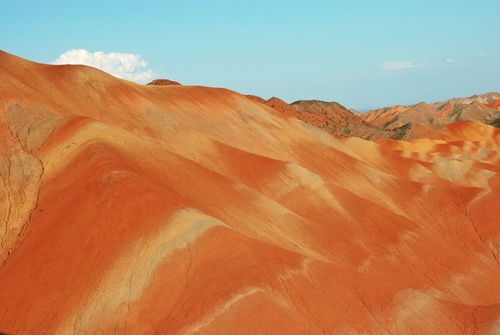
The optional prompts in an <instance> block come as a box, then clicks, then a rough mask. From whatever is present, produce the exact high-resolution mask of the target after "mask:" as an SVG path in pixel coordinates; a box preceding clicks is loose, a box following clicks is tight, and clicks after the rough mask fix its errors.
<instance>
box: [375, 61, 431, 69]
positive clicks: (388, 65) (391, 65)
mask: <svg viewBox="0 0 500 335" xmlns="http://www.w3.org/2000/svg"><path fill="white" fill-rule="evenodd" d="M381 66H382V69H384V70H385V71H394V70H407V69H415V68H419V67H423V66H425V64H424V63H423V62H419V61H416V60H402V61H396V62H384V63H382V64H381Z"/></svg>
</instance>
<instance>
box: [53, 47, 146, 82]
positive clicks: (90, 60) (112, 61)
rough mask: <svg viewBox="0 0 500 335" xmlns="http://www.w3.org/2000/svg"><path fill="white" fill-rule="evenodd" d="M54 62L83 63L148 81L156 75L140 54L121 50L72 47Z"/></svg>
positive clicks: (136, 79) (120, 76) (114, 74)
mask: <svg viewBox="0 0 500 335" xmlns="http://www.w3.org/2000/svg"><path fill="white" fill-rule="evenodd" d="M52 64H82V65H89V66H93V67H96V68H98V69H101V70H103V71H105V72H107V73H109V74H111V75H113V76H115V77H118V78H123V79H128V80H133V81H137V82H146V81H148V80H150V79H151V78H152V77H153V76H154V72H153V70H151V69H149V68H148V62H146V61H145V60H144V59H142V57H141V56H140V55H134V54H127V53H121V52H110V53H105V52H102V51H96V52H90V51H88V50H85V49H72V50H68V51H66V52H65V53H63V54H62V55H60V56H59V57H58V58H57V59H56V60H55V61H53V62H52Z"/></svg>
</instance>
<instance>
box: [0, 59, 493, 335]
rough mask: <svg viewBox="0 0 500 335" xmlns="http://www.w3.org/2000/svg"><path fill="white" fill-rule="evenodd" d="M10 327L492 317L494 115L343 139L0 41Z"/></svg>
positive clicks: (439, 324)
mask: <svg viewBox="0 0 500 335" xmlns="http://www.w3.org/2000/svg"><path fill="white" fill-rule="evenodd" d="M0 111H1V114H0V178H1V182H0V217H1V218H2V220H1V221H0V237H1V245H0V247H1V249H0V260H1V262H0V332H2V333H7V334H45V333H47V334H52V333H56V334H108V333H109V334H196V333H202V334H325V333H326V334H367V333H368V334H497V333H498V332H500V285H499V278H500V265H499V260H500V225H499V224H498V222H499V214H500V211H499V206H498V205H499V203H500V177H499V172H500V152H499V146H500V130H499V129H497V128H494V127H492V126H488V125H485V124H482V123H478V122H471V121H466V122H460V123H455V124H451V125H449V126H447V127H445V128H443V129H441V130H439V131H436V132H434V133H432V134H430V135H429V136H428V137H427V138H422V139H417V140H409V141H396V140H379V141H378V142H373V141H366V140H363V139H360V138H355V137H351V138H345V139H336V138H334V137H333V136H331V135H329V134H328V133H326V132H324V131H323V130H320V129H318V128H316V127H313V126H312V125H309V124H307V123H305V122H303V121H300V120H298V119H297V118H295V117H286V116H284V115H283V113H282V112H281V111H279V110H277V109H275V108H272V107H270V106H268V105H266V104H264V103H261V102H258V101H256V100H255V99H250V98H248V97H246V96H243V95H240V94H238V93H236V92H233V91H229V90H226V89H215V88H206V87H190V86H180V85H167V86H161V85H160V86H158V85H149V86H146V85H139V84H134V83H132V82H128V81H122V80H119V79H116V78H114V77H111V76H109V75H107V74H105V73H103V72H101V71H99V70H96V69H93V68H89V67H84V66H69V65H68V66H53V65H43V64H36V63H32V62H29V61H26V60H23V59H20V58H18V57H15V56H13V55H9V54H6V53H0Z"/></svg>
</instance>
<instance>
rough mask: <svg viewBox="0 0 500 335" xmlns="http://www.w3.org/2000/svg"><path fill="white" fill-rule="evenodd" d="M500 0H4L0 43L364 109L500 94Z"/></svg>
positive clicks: (15, 49) (131, 71)
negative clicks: (489, 93)
mask: <svg viewBox="0 0 500 335" xmlns="http://www.w3.org/2000/svg"><path fill="white" fill-rule="evenodd" d="M499 17H500V1H499V0H475V1H464V0H453V1H451V0H442V1H440V0H434V1H427V0H419V1H417V0H413V1H410V0H405V1H401V0H397V1H396V0H394V1H390V0H378V1H376V0H364V1H361V0H330V1H319V0H318V1H314V0H288V1H272V0H267V1H259V0H253V1H250V0H249V1H243V0H242V1H235V0H232V1H229V0H228V1H221V0H211V1H208V0H206V1H205V0H198V1H190V0H183V1H178V0H176V1H168V0H165V1H148V0H143V1H136V0H135V1H129V0H122V1H102V0H100V1H95V0H87V1H67V0H64V1H50V0H45V1H23V0H0V49H2V50H4V51H7V52H10V53H13V54H16V55H18V56H21V57H23V58H27V59H30V60H33V61H37V62H42V63H54V64H62V63H83V64H87V65H91V66H95V67H99V68H101V69H103V70H105V71H107V72H109V73H111V74H113V75H115V76H119V77H122V78H125V79H129V80H134V81H138V82H142V83H145V82H148V81H150V80H151V79H155V78H168V79H172V80H175V81H179V82H181V83H183V84H186V85H205V86H215V87H226V88H229V89H232V90H235V91H238V92H240V93H244V94H255V95H258V96H261V97H264V98H270V97H272V96H277V97H280V98H282V99H284V100H285V101H287V102H293V101H295V100H299V99H319V100H325V101H338V102H340V103H341V104H343V105H345V106H346V107H349V108H355V109H360V110H364V109H368V108H375V107H383V106H390V105H395V104H404V105H408V104H414V103H417V102H420V101H426V102H435V101H442V100H446V99H449V98H452V97H463V96H470V95H473V94H478V93H485V92H489V91H500V20H499Z"/></svg>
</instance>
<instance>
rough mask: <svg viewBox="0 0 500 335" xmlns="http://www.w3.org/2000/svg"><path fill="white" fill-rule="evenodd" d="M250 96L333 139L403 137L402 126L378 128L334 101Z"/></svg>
mask: <svg viewBox="0 0 500 335" xmlns="http://www.w3.org/2000/svg"><path fill="white" fill-rule="evenodd" d="M247 97H249V98H250V99H252V100H254V101H256V102H259V103H262V104H265V105H267V106H270V107H272V108H274V109H275V110H276V111H278V112H279V113H281V114H282V115H283V116H286V117H293V118H296V119H298V120H301V121H303V122H305V123H307V124H309V125H312V126H314V127H317V128H319V129H322V130H324V131H326V132H327V133H329V134H330V135H333V136H335V137H336V138H346V137H360V138H363V139H377V138H396V137H402V136H403V135H402V134H401V129H381V128H379V127H376V126H372V125H370V124H368V123H366V122H365V121H363V120H361V119H360V118H359V116H358V115H356V114H355V113H354V112H353V111H351V110H349V109H347V108H345V107H344V106H342V105H341V104H339V103H337V102H326V101H320V100H300V101H296V102H294V103H292V104H287V103H286V102H285V101H283V100H281V99H279V98H276V97H273V98H271V99H269V100H265V99H262V98H260V97H256V96H252V95H249V96H247Z"/></svg>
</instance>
